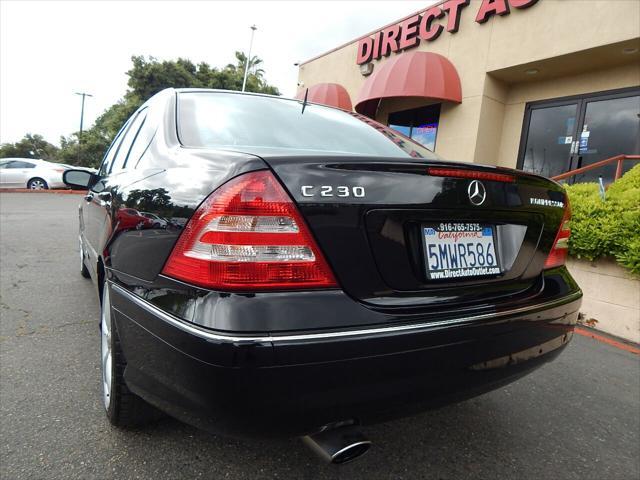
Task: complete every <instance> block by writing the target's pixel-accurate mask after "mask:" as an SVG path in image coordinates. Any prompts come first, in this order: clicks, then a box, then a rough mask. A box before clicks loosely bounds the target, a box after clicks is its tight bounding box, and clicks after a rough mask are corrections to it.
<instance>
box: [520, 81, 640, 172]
mask: <svg viewBox="0 0 640 480" xmlns="http://www.w3.org/2000/svg"><path fill="white" fill-rule="evenodd" d="M639 153H640V90H639V89H632V90H625V91H621V92H614V93H600V94H595V95H585V96H581V97H572V98H570V99H559V100H552V101H544V102H536V103H532V104H529V105H527V109H526V113H525V121H524V129H523V135H522V139H521V145H520V155H519V162H518V167H519V168H522V169H523V170H526V171H529V172H533V173H538V174H540V175H544V176H547V177H552V176H554V175H559V174H560V173H563V172H566V171H569V170H573V169H576V168H580V167H585V166H587V165H590V164H592V163H595V162H598V161H600V160H605V159H607V158H611V157H614V156H616V155H621V154H626V155H635V154H639ZM625 163H626V165H624V171H627V170H629V169H630V168H631V167H632V166H633V163H632V162H625ZM615 169H616V165H615V164H612V165H610V166H608V167H602V168H598V169H595V170H592V171H588V172H585V173H583V174H580V175H576V176H575V177H574V178H573V179H571V181H572V182H590V181H597V180H598V177H599V176H602V178H603V180H604V182H605V183H610V182H612V181H613V179H614V175H615Z"/></svg>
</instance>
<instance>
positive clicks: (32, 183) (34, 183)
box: [27, 177, 49, 190]
mask: <svg viewBox="0 0 640 480" xmlns="http://www.w3.org/2000/svg"><path fill="white" fill-rule="evenodd" d="M27 188H28V189H29V190H48V189H49V185H47V182H46V181H45V180H43V179H42V178H39V177H35V178H32V179H31V180H29V181H28V182H27Z"/></svg>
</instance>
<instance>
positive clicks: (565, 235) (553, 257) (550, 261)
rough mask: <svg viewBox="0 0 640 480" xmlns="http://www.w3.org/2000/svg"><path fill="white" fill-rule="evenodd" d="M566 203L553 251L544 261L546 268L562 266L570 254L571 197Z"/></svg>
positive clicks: (567, 198)
mask: <svg viewBox="0 0 640 480" xmlns="http://www.w3.org/2000/svg"><path fill="white" fill-rule="evenodd" d="M565 202H566V204H565V207H564V215H563V216H562V221H561V222H560V228H559V229H558V233H557V235H556V239H555V240H554V242H553V246H552V247H551V251H550V252H549V256H548V257H547V260H546V261H545V262H544V268H545V269H546V268H554V267H560V266H562V265H564V264H565V262H566V261H567V255H568V254H569V237H570V236H571V228H570V227H569V221H570V220H571V205H570V204H569V197H566V200H565Z"/></svg>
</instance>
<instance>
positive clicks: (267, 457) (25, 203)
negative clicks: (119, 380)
mask: <svg viewBox="0 0 640 480" xmlns="http://www.w3.org/2000/svg"><path fill="white" fill-rule="evenodd" d="M81 199H82V197H81V196H79V195H54V194H28V193H2V194H0V288H1V292H0V442H1V457H0V478H2V479H22V478H37V479H39V478H43V479H44V478H47V479H48V478H64V479H72V478H78V479H90V478H99V479H102V478H105V479H107V478H118V479H124V478H126V479H136V478H140V479H146V478H153V479H156V480H157V479H160V478H172V479H174V478H189V479H191V478H251V479H255V478H295V479H299V478H320V479H326V478H345V479H346V478H349V479H351V478H354V479H359V478H362V479H374V478H385V479H412V478H422V479H430V478H433V479H457V478H479V479H492V478H514V479H515V478H518V479H524V478H532V479H534V478H535V479H547V478H549V479H598V480H600V479H638V478H640V358H639V356H638V355H634V354H633V353H630V352H627V351H623V350H620V349H617V348H615V347H612V346H610V345H606V344H603V343H600V342H596V341H594V340H592V339H589V338H585V337H581V336H577V335H576V336H574V339H573V341H572V343H571V344H570V345H569V347H568V348H567V350H566V351H565V352H564V353H563V355H561V356H560V358H559V359H558V360H556V361H555V362H554V363H551V364H549V365H546V366H544V367H542V368H541V369H539V370H538V371H536V372H534V373H533V374H532V375H530V376H528V377H526V378H524V379H522V380H520V381H518V382H516V383H514V384H511V385H510V386H508V387H507V388H503V389H501V390H498V391H495V392H492V393H489V394H486V395H484V396H481V397H478V398H475V399H473V400H469V401H467V402H464V403H461V404H457V405H454V406H450V407H447V408H444V409H441V410H437V411H433V412H429V413H426V414H423V415H420V416H418V417H414V418H409V419H404V420H399V421H395V422H390V423H385V424H381V425H375V426H370V427H367V428H366V429H364V430H365V432H366V434H367V435H368V436H369V437H370V439H371V440H372V441H373V442H374V447H373V448H372V449H371V451H370V452H369V453H368V454H367V455H365V456H364V457H363V458H362V459H360V460H358V461H356V462H354V463H351V464H348V465H344V466H342V467H335V466H331V465H325V464H323V463H321V462H320V461H319V460H317V459H316V457H315V456H314V455H313V453H311V452H310V451H308V450H307V449H306V447H304V445H302V443H301V442H300V441H299V440H297V439H283V440H273V441H264V440H260V441H249V440H242V441H239V440H229V439H225V438H221V437H217V436H213V435H209V434H207V433H204V432H201V431H198V430H196V429H194V428H192V427H189V426H186V425H183V424H181V423H179V422H177V421H175V420H172V419H168V418H167V419H164V420H161V421H160V422H159V423H157V424H155V425H153V426H151V427H148V428H145V429H144V430H138V431H121V430H117V429H114V428H112V427H111V426H110V425H109V424H108V423H107V420H106V418H105V416H104V414H103V412H102V405H101V397H100V381H99V335H98V302H97V299H96V297H95V295H94V292H93V288H92V286H91V283H90V282H89V281H87V280H85V279H83V278H82V277H81V276H80V274H79V271H78V266H79V265H78V247H77V210H76V209H77V205H78V203H79V202H80V201H81Z"/></svg>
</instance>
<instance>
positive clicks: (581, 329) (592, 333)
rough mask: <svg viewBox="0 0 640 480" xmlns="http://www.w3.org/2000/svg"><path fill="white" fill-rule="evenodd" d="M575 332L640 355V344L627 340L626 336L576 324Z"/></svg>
mask: <svg viewBox="0 0 640 480" xmlns="http://www.w3.org/2000/svg"><path fill="white" fill-rule="evenodd" d="M574 332H575V333H576V334H577V335H582V336H583V337H587V338H591V339H593V340H596V341H597V342H602V343H606V344H607V345H611V346H612V347H616V348H618V349H620V350H624V351H626V352H630V353H633V354H635V355H640V348H639V347H640V345H639V344H637V343H635V342H630V341H629V340H625V339H624V338H620V337H616V336H615V335H609V334H607V333H603V332H602V331H601V330H596V329H595V328H591V327H587V326H584V325H576V328H575V330H574Z"/></svg>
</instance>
